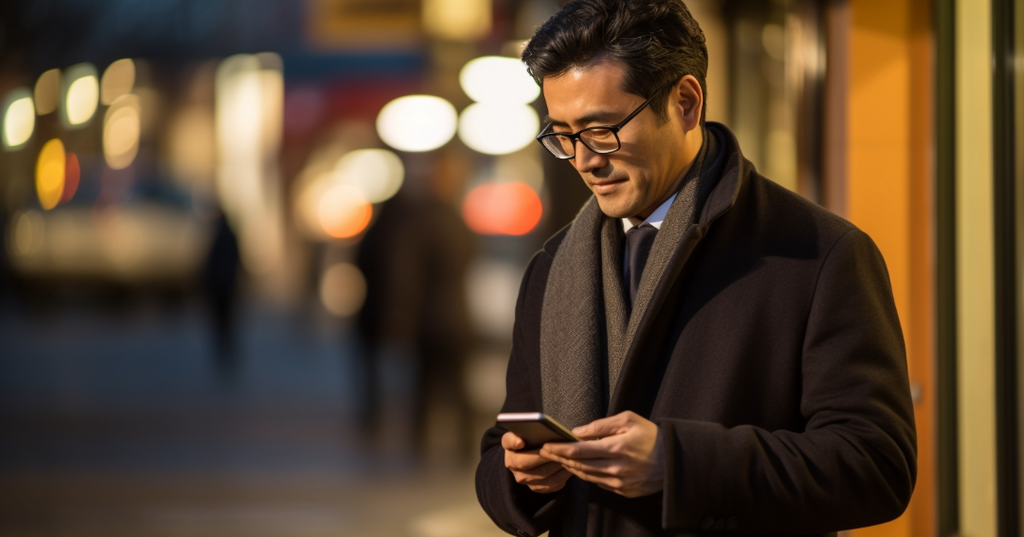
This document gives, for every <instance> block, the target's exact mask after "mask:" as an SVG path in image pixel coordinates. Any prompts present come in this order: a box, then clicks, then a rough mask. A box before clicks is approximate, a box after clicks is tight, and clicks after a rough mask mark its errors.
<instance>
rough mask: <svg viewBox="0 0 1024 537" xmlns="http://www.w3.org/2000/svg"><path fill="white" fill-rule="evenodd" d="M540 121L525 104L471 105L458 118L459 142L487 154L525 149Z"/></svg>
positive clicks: (535, 132) (534, 134) (531, 140)
mask: <svg viewBox="0 0 1024 537" xmlns="http://www.w3.org/2000/svg"><path fill="white" fill-rule="evenodd" d="M539 127H540V119H539V118H538V117H537V112H535V111H534V110H533V108H531V107H530V106H529V105H525V104H512V103H474V104H471V105H469V106H468V107H466V109H465V110H463V111H462V116H461V117H459V139H461V140H462V143H464V144H466V145H467V146H469V147H470V148H471V149H474V150H476V151H479V152H481V153H486V154H488V155H505V154H508V153H513V152H515V151H519V150H520V149H522V148H524V147H526V146H527V145H529V144H530V143H531V142H533V140H534V138H535V137H536V135H537V130H538V129H539Z"/></svg>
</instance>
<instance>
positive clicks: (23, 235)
mask: <svg viewBox="0 0 1024 537" xmlns="http://www.w3.org/2000/svg"><path fill="white" fill-rule="evenodd" d="M13 221H14V229H13V230H12V233H11V236H10V237H9V238H8V241H9V243H8V244H10V246H11V248H10V249H11V251H12V252H13V253H14V254H15V255H18V256H23V257H28V256H32V255H35V254H36V252H38V251H39V250H40V248H42V247H43V242H44V240H45V238H46V222H45V221H43V216H42V215H41V214H39V211H32V210H29V211H25V212H23V213H20V214H17V215H15V216H14V218H13Z"/></svg>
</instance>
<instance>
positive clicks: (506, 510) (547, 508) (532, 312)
mask: <svg viewBox="0 0 1024 537" xmlns="http://www.w3.org/2000/svg"><path fill="white" fill-rule="evenodd" d="M550 261H551V259H550V256H547V255H546V254H545V253H544V252H543V251H542V252H540V253H538V254H537V255H536V256H534V258H533V260H531V261H530V264H529V266H528V267H527V269H526V273H525V275H524V276H523V283H522V285H521V287H520V290H519V299H518V300H517V302H516V321H515V327H514V328H513V336H512V353H511V355H510V357H509V364H508V372H507V374H506V376H505V404H504V406H502V409H501V411H502V412H538V411H541V410H542V407H541V405H542V400H541V396H540V385H539V383H540V376H539V373H538V371H539V357H538V353H539V349H540V342H539V329H538V327H539V325H540V306H541V303H542V302H543V294H544V287H545V282H546V279H547V278H546V274H547V268H548V267H550ZM504 433H505V430H504V429H501V428H498V427H491V428H490V429H488V431H487V432H486V433H485V434H484V438H483V441H482V443H481V447H480V450H481V458H480V463H479V465H478V466H477V471H476V494H477V498H478V499H479V501H480V505H481V506H482V507H483V509H484V511H485V512H486V513H487V514H488V515H489V516H490V517H491V520H493V521H494V523H495V524H497V525H498V527H499V528H501V529H502V530H505V531H507V532H509V533H511V534H513V535H520V536H525V535H540V534H542V533H544V532H545V531H548V529H549V527H550V525H551V521H552V519H553V518H554V517H555V516H557V512H558V511H559V504H560V502H559V498H560V497H561V494H560V493H553V494H538V493H535V492H533V491H531V490H530V488H529V487H527V486H524V485H520V484H518V483H516V481H515V478H514V477H513V476H512V472H511V471H509V470H508V468H506V467H505V450H504V449H503V448H502V447H501V436H502V435H503V434H504Z"/></svg>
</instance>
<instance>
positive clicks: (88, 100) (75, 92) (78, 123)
mask: <svg viewBox="0 0 1024 537" xmlns="http://www.w3.org/2000/svg"><path fill="white" fill-rule="evenodd" d="M64 78H65V80H67V82H68V86H67V90H66V91H65V93H64V119H65V120H66V121H67V124H68V126H69V127H82V126H85V124H86V123H88V122H89V120H90V119H92V117H93V115H95V114H96V107H97V106H98V105H99V101H100V82H99V78H98V77H97V76H96V68H95V67H93V66H92V65H91V64H88V63H82V64H78V65H74V66H72V67H69V68H68V70H67V73H66V75H65V77H64Z"/></svg>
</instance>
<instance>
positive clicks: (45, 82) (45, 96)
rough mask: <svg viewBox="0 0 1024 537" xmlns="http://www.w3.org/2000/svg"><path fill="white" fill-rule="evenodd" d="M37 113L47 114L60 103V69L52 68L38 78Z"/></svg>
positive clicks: (36, 93)
mask: <svg viewBox="0 0 1024 537" xmlns="http://www.w3.org/2000/svg"><path fill="white" fill-rule="evenodd" d="M35 96H36V113H37V114H39V115H41V116H45V115H46V114H49V113H51V112H53V111H54V110H56V109H57V105H58V104H59V103H60V69H50V70H49V71H46V72H45V73H43V74H41V75H39V79H38V80H36V91H35Z"/></svg>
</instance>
